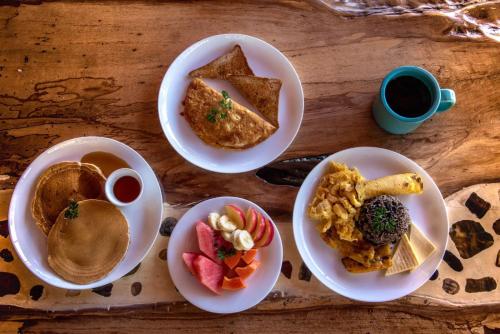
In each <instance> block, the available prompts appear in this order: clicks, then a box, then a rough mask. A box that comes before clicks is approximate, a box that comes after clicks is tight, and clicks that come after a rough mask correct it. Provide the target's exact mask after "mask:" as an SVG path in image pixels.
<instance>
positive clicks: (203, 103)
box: [158, 34, 304, 173]
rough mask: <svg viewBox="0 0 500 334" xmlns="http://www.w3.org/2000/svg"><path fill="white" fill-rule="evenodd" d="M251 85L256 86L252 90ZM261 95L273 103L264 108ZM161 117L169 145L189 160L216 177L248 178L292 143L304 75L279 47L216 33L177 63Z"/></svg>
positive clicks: (165, 85) (163, 93)
mask: <svg viewBox="0 0 500 334" xmlns="http://www.w3.org/2000/svg"><path fill="white" fill-rule="evenodd" d="M228 73H229V75H228ZM229 76H232V77H231V78H230V77H229ZM267 78H269V79H267ZM229 79H231V80H229ZM229 81H231V82H233V85H234V86H233V85H232V84H231V83H230V82H229ZM279 82H281V86H280V85H279ZM250 84H251V85H253V87H256V88H255V89H253V90H250V91H245V90H244V89H245V87H248V86H249V85H250ZM236 87H238V88H239V90H238V89H236ZM266 87H269V89H266ZM274 88H276V90H274V91H273V89H274ZM256 92H257V93H256ZM259 94H260V95H259ZM270 94H275V96H274V98H273V97H272V96H269V95H270ZM245 97H246V98H245ZM261 97H262V99H264V100H265V101H266V103H259V102H262V101H260V100H261ZM266 98H267V99H266ZM274 102H276V103H274ZM256 106H257V107H258V108H257V107H256ZM266 106H267V108H266ZM269 106H270V107H269ZM273 108H275V111H274V114H273V110H272V109H273ZM158 111H159V116H160V122H161V126H162V128H163V131H164V133H165V135H166V137H167V139H168V140H169V142H170V144H171V145H172V146H173V148H174V149H175V150H176V151H177V152H178V153H179V154H180V155H182V156H183V157H184V158H185V159H186V160H188V161H189V162H191V163H193V164H195V165H197V166H199V167H202V168H204V169H207V170H210V171H214V172H220V173H241V172H246V171H250V170H253V169H256V168H259V167H261V166H264V165H266V164H268V163H270V162H271V161H273V160H274V159H276V158H277V157H279V156H280V155H281V154H282V153H283V152H284V151H285V150H286V149H287V148H288V146H289V145H290V144H291V143H292V141H293V139H294V138H295V136H296V135H297V133H298V130H299V128H300V124H301V122H302V116H303V113H304V94H303V91H302V86H301V83H300V79H299V77H298V75H297V72H296V71H295V69H294V68H293V66H292V64H291V63H290V62H289V61H288V59H287V58H286V57H285V56H284V55H283V54H282V53H281V52H280V51H279V50H277V49H276V48H275V47H273V46H272V45H270V44H268V43H266V42H264V41H262V40H260V39H258V38H255V37H251V36H247V35H241V34H225V35H216V36H211V37H208V38H206V39H203V40H201V41H199V42H197V43H195V44H193V45H192V46H190V47H189V48H187V49H186V50H185V51H183V52H182V53H181V54H180V55H179V56H178V57H177V58H176V59H175V60H174V62H173V63H172V64H171V65H170V67H169V69H168V71H167V73H166V74H165V77H164V78H163V81H162V84H161V87H160V93H159V97H158Z"/></svg>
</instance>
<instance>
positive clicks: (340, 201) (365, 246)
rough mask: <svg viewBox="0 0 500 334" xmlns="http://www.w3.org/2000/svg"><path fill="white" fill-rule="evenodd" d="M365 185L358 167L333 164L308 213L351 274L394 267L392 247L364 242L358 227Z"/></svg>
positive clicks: (321, 183)
mask: <svg viewBox="0 0 500 334" xmlns="http://www.w3.org/2000/svg"><path fill="white" fill-rule="evenodd" d="M363 182H364V178H363V176H362V175H361V174H360V173H359V171H358V170H357V169H356V168H352V169H349V168H348V167H347V166H346V165H344V164H342V163H338V162H333V161H331V162H330V164H329V166H328V172H327V174H325V175H324V176H323V177H322V178H321V179H320V182H319V184H318V187H317V189H316V193H315V195H314V198H313V200H312V201H311V203H310V204H309V207H308V214H309V217H310V218H311V219H314V220H317V221H318V222H319V223H318V226H317V227H318V230H319V232H320V234H321V238H322V239H323V240H324V241H325V242H326V243H327V244H328V245H329V246H330V247H332V248H334V249H338V250H339V251H340V253H341V254H342V256H343V259H342V263H343V264H344V266H345V267H346V269H347V270H348V271H350V272H357V273H359V272H367V271H372V270H380V269H385V268H388V267H390V266H391V264H392V263H391V248H390V247H389V246H388V245H385V246H381V247H374V246H373V245H372V244H371V243H369V242H367V241H365V240H363V235H362V233H361V231H360V230H359V229H358V228H357V227H356V224H355V221H356V219H358V215H359V211H360V207H361V206H362V205H363V198H364V197H365V196H364V193H363V188H362V187H356V185H358V184H361V183H363Z"/></svg>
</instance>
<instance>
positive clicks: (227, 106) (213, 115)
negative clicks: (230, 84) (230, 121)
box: [207, 90, 233, 123]
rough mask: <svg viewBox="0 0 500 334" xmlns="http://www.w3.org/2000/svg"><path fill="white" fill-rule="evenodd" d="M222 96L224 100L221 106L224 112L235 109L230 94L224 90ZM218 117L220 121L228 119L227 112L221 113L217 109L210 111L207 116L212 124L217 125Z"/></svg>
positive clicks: (221, 101)
mask: <svg viewBox="0 0 500 334" xmlns="http://www.w3.org/2000/svg"><path fill="white" fill-rule="evenodd" d="M221 94H222V100H220V101H219V106H220V107H221V108H222V110H231V109H232V108H233V102H232V101H231V97H230V96H229V94H228V92H226V91H225V90H223V91H222V92H221ZM217 117H218V118H219V119H225V118H226V117H227V111H221V110H219V109H217V108H212V109H210V111H209V112H208V114H207V120H208V121H209V122H210V123H215V122H217Z"/></svg>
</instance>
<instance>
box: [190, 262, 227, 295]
mask: <svg viewBox="0 0 500 334" xmlns="http://www.w3.org/2000/svg"><path fill="white" fill-rule="evenodd" d="M193 268H194V271H195V272H196V273H197V277H198V279H199V280H200V282H201V284H203V285H204V286H206V287H207V288H208V289H210V290H211V291H213V292H214V293H216V294H220V293H221V287H222V280H223V278H224V268H223V267H222V266H221V265H220V264H217V263H215V262H214V261H212V260H210V259H209V258H208V257H205V256H203V255H198V256H197V257H196V258H195V259H194V262H193Z"/></svg>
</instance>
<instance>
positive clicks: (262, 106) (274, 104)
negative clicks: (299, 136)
mask: <svg viewBox="0 0 500 334" xmlns="http://www.w3.org/2000/svg"><path fill="white" fill-rule="evenodd" d="M227 79H228V80H229V82H231V84H232V85H233V86H234V87H236V89H238V91H240V93H241V94H242V95H243V96H244V97H245V98H246V99H247V100H248V102H250V103H251V104H252V105H253V106H254V107H255V108H257V110H259V111H260V112H261V113H262V114H263V115H264V116H265V117H266V118H267V120H268V121H269V122H271V124H273V125H274V126H276V127H279V124H278V107H279V106H278V104H279V100H280V89H281V80H279V79H270V78H262V77H256V76H252V75H231V76H229V77H228V78H227Z"/></svg>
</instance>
